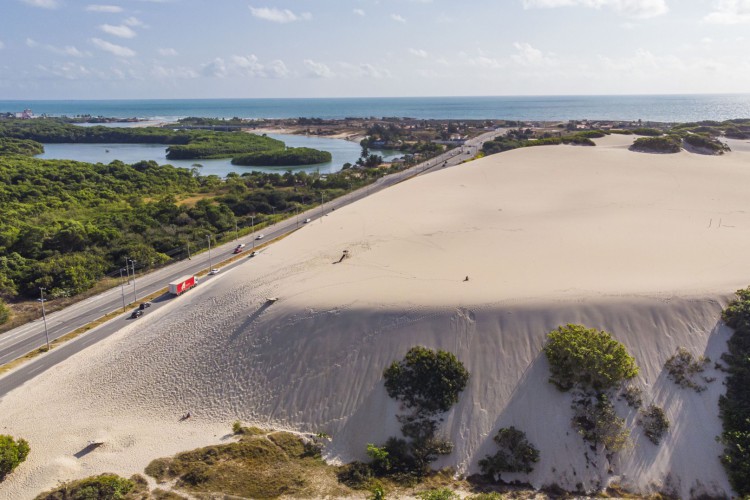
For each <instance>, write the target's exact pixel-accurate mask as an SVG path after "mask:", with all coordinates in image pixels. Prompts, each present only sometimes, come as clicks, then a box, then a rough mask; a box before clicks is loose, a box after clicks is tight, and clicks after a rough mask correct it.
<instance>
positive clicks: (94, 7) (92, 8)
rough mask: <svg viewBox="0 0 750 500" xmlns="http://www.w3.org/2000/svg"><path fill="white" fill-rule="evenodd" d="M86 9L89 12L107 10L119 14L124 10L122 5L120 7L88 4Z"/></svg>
mask: <svg viewBox="0 0 750 500" xmlns="http://www.w3.org/2000/svg"><path fill="white" fill-rule="evenodd" d="M86 11H88V12H107V13H110V14H117V13H119V12H122V7H118V6H117V5H96V4H92V5H87V6H86Z"/></svg>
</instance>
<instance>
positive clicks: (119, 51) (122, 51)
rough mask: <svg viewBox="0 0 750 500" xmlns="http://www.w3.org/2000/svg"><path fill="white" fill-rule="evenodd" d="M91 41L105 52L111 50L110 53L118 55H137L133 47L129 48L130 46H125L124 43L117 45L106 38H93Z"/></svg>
mask: <svg viewBox="0 0 750 500" xmlns="http://www.w3.org/2000/svg"><path fill="white" fill-rule="evenodd" d="M91 43H93V44H94V45H96V46H97V47H98V48H100V49H101V50H103V51H105V52H109V53H110V54H114V55H116V56H118V57H133V56H135V51H134V50H133V49H129V48H128V47H123V46H122V45H116V44H114V43H109V42H107V41H105V40H102V39H101V38H92V39H91Z"/></svg>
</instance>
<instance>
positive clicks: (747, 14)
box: [704, 0, 750, 24]
mask: <svg viewBox="0 0 750 500" xmlns="http://www.w3.org/2000/svg"><path fill="white" fill-rule="evenodd" d="M704 20H705V21H706V22H708V23H712V24H748V23H750V0H717V1H716V2H714V11H713V12H711V13H710V14H708V15H707V16H706V17H705V18H704Z"/></svg>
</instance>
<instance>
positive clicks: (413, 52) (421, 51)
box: [409, 49, 428, 58]
mask: <svg viewBox="0 0 750 500" xmlns="http://www.w3.org/2000/svg"><path fill="white" fill-rule="evenodd" d="M409 54H411V55H413V56H416V57H421V58H426V57H427V56H428V54H427V51H426V50H424V49H409Z"/></svg>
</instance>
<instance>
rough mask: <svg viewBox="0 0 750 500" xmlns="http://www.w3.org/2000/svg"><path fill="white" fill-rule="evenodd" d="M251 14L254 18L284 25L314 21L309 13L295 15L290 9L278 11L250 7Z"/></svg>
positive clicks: (271, 8)
mask: <svg viewBox="0 0 750 500" xmlns="http://www.w3.org/2000/svg"><path fill="white" fill-rule="evenodd" d="M250 12H251V13H252V15H253V17H257V18H258V19H263V20H265V21H272V22H274V23H282V24H283V23H292V22H294V21H308V20H310V19H312V14H310V13H309V12H302V13H301V14H295V13H294V12H292V11H291V10H289V9H276V8H273V7H252V6H250Z"/></svg>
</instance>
